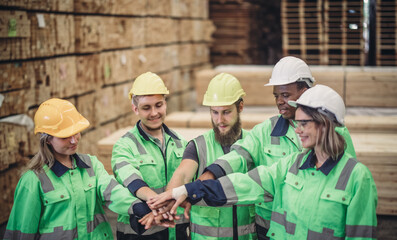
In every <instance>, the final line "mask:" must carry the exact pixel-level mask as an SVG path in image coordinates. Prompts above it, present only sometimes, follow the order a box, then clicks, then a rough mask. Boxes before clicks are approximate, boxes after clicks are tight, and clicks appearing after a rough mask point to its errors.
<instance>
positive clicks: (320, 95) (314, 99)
mask: <svg viewBox="0 0 397 240" xmlns="http://www.w3.org/2000/svg"><path fill="white" fill-rule="evenodd" d="M288 104H289V105H291V106H294V107H296V106H297V105H298V104H299V105H303V106H307V107H311V108H315V109H317V111H319V112H320V113H322V114H324V115H326V116H328V117H329V118H331V120H335V121H337V123H339V124H341V125H344V119H345V104H344V102H343V99H342V97H341V96H340V95H339V94H338V93H337V92H335V90H333V89H332V88H330V87H328V86H325V85H320V84H318V85H316V86H314V87H312V88H309V89H307V90H306V91H305V92H304V93H303V94H302V95H301V96H300V97H299V99H298V100H296V101H288Z"/></svg>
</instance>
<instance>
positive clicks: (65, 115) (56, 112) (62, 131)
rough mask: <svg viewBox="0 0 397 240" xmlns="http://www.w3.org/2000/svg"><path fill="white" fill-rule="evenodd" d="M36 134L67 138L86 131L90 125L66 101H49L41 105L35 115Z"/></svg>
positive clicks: (57, 99)
mask: <svg viewBox="0 0 397 240" xmlns="http://www.w3.org/2000/svg"><path fill="white" fill-rule="evenodd" d="M34 125H35V128H34V133H35V134H36V133H47V134H49V135H51V136H54V137H59V138H67V137H70V136H73V135H75V134H76V133H79V132H81V131H83V130H84V129H86V128H87V127H88V126H89V125H90V123H89V122H88V120H87V119H85V118H84V117H83V116H82V115H81V114H80V113H79V112H78V111H77V109H76V108H75V106H74V105H73V104H72V103H71V102H69V101H66V100H63V99H59V98H52V99H49V100H47V101H45V102H43V103H42V104H40V107H39V109H38V110H37V112H36V114H35V115H34Z"/></svg>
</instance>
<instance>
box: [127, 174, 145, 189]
mask: <svg viewBox="0 0 397 240" xmlns="http://www.w3.org/2000/svg"><path fill="white" fill-rule="evenodd" d="M137 179H140V180H142V181H143V179H142V178H141V176H139V175H138V174H136V173H133V174H132V175H131V176H129V177H128V178H127V179H125V180H124V182H123V186H125V187H128V185H130V183H132V182H133V181H135V180H137Z"/></svg>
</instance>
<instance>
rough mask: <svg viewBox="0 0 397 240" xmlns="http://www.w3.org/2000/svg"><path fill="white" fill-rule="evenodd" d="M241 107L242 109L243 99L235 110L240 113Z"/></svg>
mask: <svg viewBox="0 0 397 240" xmlns="http://www.w3.org/2000/svg"><path fill="white" fill-rule="evenodd" d="M243 109H244V101H241V102H240V104H239V105H238V109H237V110H238V112H240V113H241V112H242V111H243Z"/></svg>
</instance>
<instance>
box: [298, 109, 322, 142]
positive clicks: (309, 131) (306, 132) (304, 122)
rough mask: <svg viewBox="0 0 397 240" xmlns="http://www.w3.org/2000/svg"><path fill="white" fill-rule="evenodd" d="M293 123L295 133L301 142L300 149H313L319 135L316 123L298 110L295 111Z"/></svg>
mask: <svg viewBox="0 0 397 240" xmlns="http://www.w3.org/2000/svg"><path fill="white" fill-rule="evenodd" d="M295 121H296V123H297V127H296V129H295V132H296V134H298V135H299V137H300V139H301V141H302V147H304V148H314V146H315V145H316V140H317V136H318V134H319V132H318V126H317V124H316V122H314V120H313V118H312V117H311V116H309V115H307V114H306V113H304V112H303V111H302V110H301V109H300V108H298V109H297V110H296V113H295Z"/></svg>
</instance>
